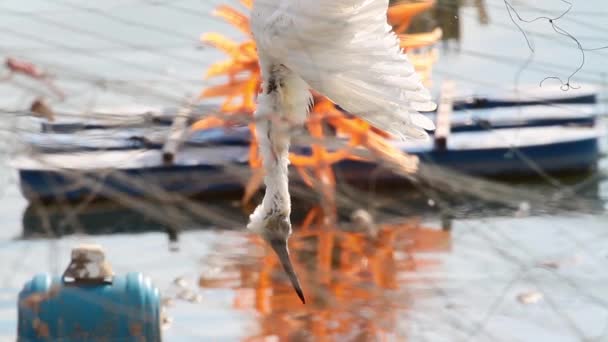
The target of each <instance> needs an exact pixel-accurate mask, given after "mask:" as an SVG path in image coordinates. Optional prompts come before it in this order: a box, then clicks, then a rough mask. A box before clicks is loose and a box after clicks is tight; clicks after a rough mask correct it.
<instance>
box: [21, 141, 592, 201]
mask: <svg viewBox="0 0 608 342" xmlns="http://www.w3.org/2000/svg"><path fill="white" fill-rule="evenodd" d="M217 148H222V147H217ZM231 148H232V150H231V151H230V153H231V154H234V149H235V148H237V149H238V148H239V147H234V146H233V147H231ZM246 149H247V147H243V151H241V153H244V154H246V152H247V150H246ZM195 152H196V151H195ZM201 153H202V152H201ZM408 153H410V154H415V155H418V156H419V157H420V158H421V159H422V160H423V161H424V162H426V163H430V164H435V165H437V166H440V167H444V168H448V169H450V170H454V171H458V172H462V173H466V174H470V175H476V176H484V177H520V176H535V175H536V176H538V175H539V171H538V170H542V172H543V173H565V172H579V171H587V170H590V169H593V168H594V167H595V165H596V161H597V160H598V158H599V155H600V150H599V145H598V139H597V138H594V137H589V138H586V139H578V140H573V141H564V142H557V143H551V144H540V145H530V146H519V147H518V148H517V149H511V148H510V147H508V146H504V147H495V148H478V149H453V150H445V151H441V150H422V151H411V150H410V151H409V152H408ZM335 170H336V174H337V176H338V177H339V178H340V179H341V180H344V181H346V182H350V183H358V184H362V185H363V184H367V183H370V182H373V183H375V184H382V183H395V182H407V180H406V179H405V178H403V177H401V176H399V175H397V174H395V173H393V172H391V171H389V170H388V168H384V167H382V165H378V164H375V163H372V162H365V161H355V160H345V161H342V162H340V163H338V164H336V165H335ZM19 175H20V181H21V182H20V183H21V189H22V192H23V195H24V196H25V197H26V198H27V199H28V200H30V201H77V200H81V199H84V198H91V197H96V198H107V199H112V200H118V201H120V200H124V199H125V198H132V197H146V198H154V199H159V200H170V199H171V197H176V198H179V197H191V196H198V195H217V194H231V193H236V192H240V191H241V190H242V189H243V186H244V184H245V182H246V181H247V179H248V178H249V176H250V171H249V168H248V166H247V163H246V162H243V161H231V162H228V163H226V164H224V165H222V164H219V163H215V165H210V164H206V163H193V164H190V165H182V164H178V165H168V166H163V165H162V164H160V163H159V164H158V165H147V166H145V167H137V168H123V169H120V170H111V171H108V170H107V169H81V170H71V171H70V170H57V169H27V168H22V169H20V171H19ZM291 179H292V180H294V181H295V180H297V179H298V177H292V178H291Z"/></svg>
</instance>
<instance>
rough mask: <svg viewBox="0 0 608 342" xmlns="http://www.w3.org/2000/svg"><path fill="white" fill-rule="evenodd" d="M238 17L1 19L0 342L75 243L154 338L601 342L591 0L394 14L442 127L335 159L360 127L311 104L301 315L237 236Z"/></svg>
mask: <svg viewBox="0 0 608 342" xmlns="http://www.w3.org/2000/svg"><path fill="white" fill-rule="evenodd" d="M247 4H248V3H247V1H243V2H239V1H236V0H205V1H201V0H177V1H164V0H122V1H117V0H109V1H103V2H82V1H75V0H56V1H45V0H26V1H23V0H4V1H1V2H0V58H1V59H3V60H4V61H5V64H4V65H3V66H1V67H0V94H2V96H0V116H1V117H0V136H1V139H2V140H3V141H4V143H3V144H2V145H1V148H0V161H1V164H0V165H2V166H3V167H2V168H1V169H0V182H1V183H0V184H1V185H2V187H1V192H0V227H1V229H0V260H2V267H0V282H1V283H0V339H1V340H14V339H15V334H16V324H17V323H16V322H17V294H18V292H19V291H20V290H21V288H22V286H23V284H24V283H25V282H26V281H27V280H28V279H30V278H31V277H32V276H33V275H34V274H36V273H40V272H50V273H52V274H61V273H62V272H63V270H64V269H65V266H66V265H67V264H68V260H69V255H70V250H71V248H72V247H74V246H75V245H77V244H79V243H83V242H90V243H97V244H100V245H102V246H103V247H104V249H105V251H106V255H107V257H108V259H109V261H110V262H111V264H112V265H113V267H114V270H115V272H116V273H124V272H128V271H140V272H143V273H145V274H147V275H149V276H151V278H152V280H153V282H154V283H155V284H156V285H157V286H158V287H159V288H160V290H161V293H162V296H163V301H162V305H163V309H164V311H163V334H164V337H165V340H167V341H202V340H209V341H283V340H295V341H308V340H310V341H313V340H314V341H317V340H319V341H334V340H335V341H405V340H411V341H427V340H428V341H454V340H463V341H502V340H504V341H540V340H547V341H603V340H606V339H608V297H607V292H606V286H605V284H607V281H608V271H607V270H608V267H607V264H608V215H607V213H606V211H607V209H608V181H607V180H606V172H607V170H608V159H607V158H606V154H605V153H606V152H605V151H606V148H607V147H608V143H607V139H606V137H607V133H606V119H605V116H606V102H605V101H606V91H607V90H608V89H607V85H606V81H607V79H606V71H607V69H606V62H608V50H603V49H601V48H602V47H604V46H606V45H608V39H607V38H606V35H605V34H604V33H605V32H606V30H608V21H606V20H605V19H606V18H607V17H608V3H606V2H605V1H602V0H587V1H575V2H573V3H572V4H571V9H570V11H569V12H568V13H567V14H566V15H563V16H562V14H563V13H565V12H566V11H567V10H568V8H569V4H568V3H565V2H561V1H557V0H552V1H549V0H542V1H525V0H511V1H506V0H505V1H503V0H469V1H467V0H435V1H432V0H428V1H424V0H421V1H394V3H393V2H392V3H391V6H392V9H391V10H392V12H390V11H389V19H390V23H391V24H392V25H393V27H394V28H395V31H396V32H397V33H398V34H399V37H400V39H401V43H402V47H403V48H404V49H405V50H406V51H407V52H408V55H409V56H410V60H411V61H412V62H413V63H414V65H415V66H416V69H417V70H418V71H419V73H420V74H421V75H422V76H423V78H424V79H425V84H426V85H427V86H428V87H429V88H431V89H432V90H433V93H434V94H436V98H437V99H438V101H440V102H441V103H442V104H443V103H445V104H446V105H444V106H440V109H439V111H438V112H437V113H433V114H431V115H432V116H433V118H435V119H436V120H441V118H445V120H447V121H446V122H447V127H451V129H448V132H447V133H445V134H444V135H442V136H439V135H437V136H432V137H431V140H430V141H429V142H426V143H411V142H405V143H396V144H395V145H391V146H393V149H394V150H392V149H387V148H383V146H385V145H382V143H383V142H384V143H385V142H387V141H390V137H388V136H387V135H385V134H383V133H382V132H379V131H375V130H373V129H371V128H369V127H364V128H365V133H363V134H365V137H366V139H363V141H364V143H359V144H358V145H357V146H358V147H361V148H356V149H348V148H344V147H343V145H340V144H339V143H340V141H343V140H344V139H346V141H350V142H353V141H354V140H353V139H354V138H353V137H354V135H355V133H353V132H354V130H353V129H351V128H352V126H349V124H353V125H357V124H358V125H360V126H361V124H360V123H359V122H356V121H353V119H352V118H350V117H349V116H348V115H347V114H344V113H342V112H341V111H340V110H339V108H335V107H333V106H331V105H329V104H328V103H327V102H326V100H324V99H321V98H320V97H316V100H317V102H316V103H317V106H316V107H315V113H314V114H311V117H312V118H317V119H319V120H317V121H314V120H312V121H311V122H312V123H310V124H308V125H307V127H306V129H302V130H301V131H298V132H299V134H300V135H301V140H299V142H297V143H295V147H294V157H293V160H292V164H293V174H292V177H291V178H292V185H291V191H292V195H293V197H294V209H293V217H292V223H293V224H294V230H295V231H294V235H293V236H292V238H291V239H290V245H291V250H292V255H293V258H294V262H295V266H296V269H297V271H298V273H299V275H300V278H301V280H302V283H303V288H304V291H305V293H306V294H307V298H308V299H309V302H308V303H307V304H306V305H302V304H300V302H299V301H298V299H297V297H296V296H295V295H294V294H293V293H292V289H291V287H290V285H289V283H288V282H287V280H286V278H285V277H284V275H283V273H282V270H281V267H280V264H278V261H277V260H276V257H275V256H274V254H271V252H270V251H269V250H268V249H266V247H265V246H264V245H263V244H262V242H261V240H259V239H258V238H257V237H256V236H253V235H252V234H250V233H249V232H247V231H246V230H245V225H246V223H247V219H248V215H249V214H250V213H251V211H252V210H253V209H254V208H255V206H256V204H257V203H259V202H260V200H261V198H262V195H263V190H260V188H261V186H260V180H261V177H260V175H261V173H260V171H259V170H260V164H259V161H258V160H257V152H256V151H255V137H253V136H252V135H251V134H250V130H249V128H248V126H247V125H248V124H249V125H250V126H251V125H252V124H253V122H252V121H251V119H250V114H251V112H252V110H253V103H254V102H253V101H254V98H255V94H256V93H257V86H258V84H259V78H258V77H259V74H258V71H257V56H255V50H254V47H253V46H252V43H251V37H250V36H249V35H248V33H247V32H248V29H247V27H248V26H247V25H248V24H247V22H246V21H245V20H244V18H246V16H247V15H248V13H249V9H248V7H247ZM226 6H229V7H226ZM539 17H543V18H544V19H539V20H535V18H539ZM549 19H552V21H549ZM216 33H217V34H216ZM541 82H542V87H540V83H541ZM193 99H194V100H193ZM326 113H338V114H339V115H342V117H341V119H340V120H339V121H332V119H328V117H327V116H324V115H325V114H326ZM180 116H185V117H186V120H185V121H183V124H186V126H183V127H181V128H180V126H179V123H176V122H177V121H180V120H178V119H176V118H179V117H180ZM315 122H316V123H315ZM349 127H350V128H349ZM361 127H363V126H361ZM174 133H175V134H177V135H178V136H179V139H178V141H179V143H180V144H179V146H178V147H177V149H176V150H175V149H171V148H170V146H167V145H169V144H168V143H167V142H168V141H170V140H171V137H172V136H171V134H174ZM341 139H342V140H341ZM349 139H351V140H349ZM442 139H443V140H442ZM446 141H447V143H446ZM250 145H251V146H253V147H250ZM336 146H337V147H336ZM167 148H168V149H167ZM167 151H168V152H170V153H169V155H168V156H167V155H163V152H167ZM336 151H337V152H336ZM367 151H371V153H370V152H367ZM340 152H342V153H340ZM332 153H333V154H332ZM401 153H403V154H401ZM412 156H413V157H412ZM162 157H165V159H164V161H163V160H162ZM411 158H415V159H416V158H419V159H420V164H419V165H418V167H414V170H413V171H412V169H411V168H408V167H407V165H406V164H407V163H408V162H412V159H411ZM404 163H405V164H404ZM414 164H416V163H415V162H414ZM416 170H417V171H416Z"/></svg>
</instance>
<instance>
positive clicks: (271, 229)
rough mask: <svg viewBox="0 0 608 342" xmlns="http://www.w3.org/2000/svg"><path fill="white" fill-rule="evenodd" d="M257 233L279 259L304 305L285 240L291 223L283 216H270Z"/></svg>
mask: <svg viewBox="0 0 608 342" xmlns="http://www.w3.org/2000/svg"><path fill="white" fill-rule="evenodd" d="M258 233H259V234H260V236H261V237H262V238H263V239H264V240H265V241H266V242H267V243H268V244H269V245H270V247H272V249H273V250H274V252H275V253H276V254H277V256H278V257H279V261H280V262H281V265H282V266H283V269H284V270H285V273H287V276H288V277H289V280H290V281H291V285H292V286H293V289H294V290H295V291H296V293H297V294H298V297H299V298H300V300H301V301H302V303H303V304H305V303H306V300H305V299H304V293H303V292H302V287H301V286H300V281H299V280H298V276H297V275H296V272H295V270H294V268H293V265H292V263H291V259H290V257H289V248H288V246H287V240H288V239H289V236H290V235H291V222H290V221H289V217H287V216H285V215H270V217H268V218H267V219H265V220H264V223H263V225H262V227H261V229H259V230H258Z"/></svg>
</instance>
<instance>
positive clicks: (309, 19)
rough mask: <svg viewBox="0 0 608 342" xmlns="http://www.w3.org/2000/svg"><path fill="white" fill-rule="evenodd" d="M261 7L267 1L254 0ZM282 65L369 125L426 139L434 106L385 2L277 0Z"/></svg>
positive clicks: (378, 0)
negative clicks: (429, 113)
mask: <svg viewBox="0 0 608 342" xmlns="http://www.w3.org/2000/svg"><path fill="white" fill-rule="evenodd" d="M258 1H268V0H258ZM282 1H283V2H284V4H285V3H289V4H288V5H286V6H284V7H283V8H284V10H283V12H284V14H285V16H284V17H283V18H282V19H281V20H285V23H288V24H287V25H286V26H288V27H289V28H290V30H289V31H290V32H289V33H286V32H282V33H280V34H279V35H280V36H281V38H283V39H281V40H283V41H282V42H281V43H282V45H283V44H284V45H283V46H284V47H287V49H286V50H287V51H288V52H287V53H288V58H287V60H286V61H284V62H285V63H286V65H287V67H288V68H289V69H291V70H293V71H294V72H296V73H297V74H299V75H300V76H301V77H302V78H303V79H304V80H305V81H306V82H307V83H308V84H309V85H310V86H311V87H312V88H314V89H315V90H317V91H319V92H320V93H322V94H323V95H325V96H327V97H328V98H329V99H331V100H332V101H334V102H335V103H337V104H338V105H340V106H341V107H342V108H344V109H346V110H347V111H348V112H350V113H352V114H355V115H357V116H359V117H361V118H363V119H365V120H366V121H368V122H370V123H371V124H372V125H374V126H376V127H378V128H380V129H383V130H386V131H388V132H390V133H393V134H395V135H397V136H401V137H412V138H422V137H426V136H427V135H426V132H425V130H432V129H434V124H433V122H432V121H431V120H429V119H428V118H427V117H425V116H423V115H421V114H419V113H418V112H419V111H432V110H434V109H435V108H436V104H435V103H433V101H432V99H431V95H430V93H429V91H428V90H427V89H425V87H424V86H423V85H422V83H421V81H420V78H419V76H418V75H417V74H416V72H415V70H414V67H413V66H412V64H411V63H410V62H409V60H408V58H407V56H406V55H405V53H403V52H402V50H401V47H400V45H399V40H398V38H397V36H396V35H395V34H394V33H393V32H392V28H391V27H390V26H389V25H388V23H387V17H386V15H387V9H388V0H282Z"/></svg>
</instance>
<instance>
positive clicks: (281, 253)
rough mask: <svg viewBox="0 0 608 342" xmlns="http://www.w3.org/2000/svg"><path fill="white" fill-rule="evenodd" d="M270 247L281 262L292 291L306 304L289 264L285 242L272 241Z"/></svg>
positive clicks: (291, 266)
mask: <svg viewBox="0 0 608 342" xmlns="http://www.w3.org/2000/svg"><path fill="white" fill-rule="evenodd" d="M270 246H271V247H272V249H273V250H274V252H275V253H277V256H278V257H279V260H280V261H281V265H283V269H285V273H287V276H288V277H289V280H290V281H291V285H292V286H293V289H294V290H295V291H296V293H297V294H298V297H300V300H301V301H302V304H306V300H305V299H304V292H302V288H301V287H300V281H299V280H298V276H297V275H296V272H295V271H294V269H293V265H292V264H291V259H290V258H289V249H287V240H279V239H274V240H271V241H270Z"/></svg>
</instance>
